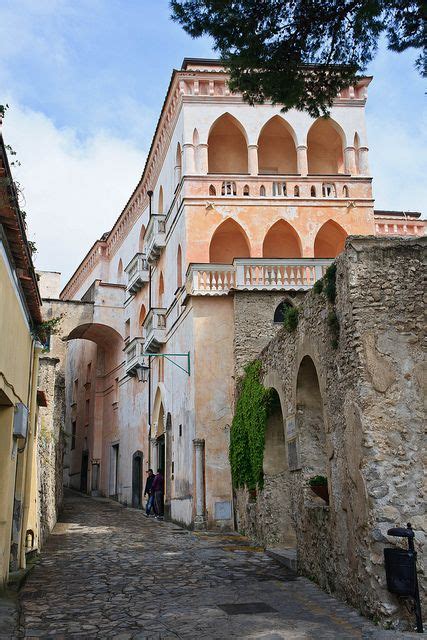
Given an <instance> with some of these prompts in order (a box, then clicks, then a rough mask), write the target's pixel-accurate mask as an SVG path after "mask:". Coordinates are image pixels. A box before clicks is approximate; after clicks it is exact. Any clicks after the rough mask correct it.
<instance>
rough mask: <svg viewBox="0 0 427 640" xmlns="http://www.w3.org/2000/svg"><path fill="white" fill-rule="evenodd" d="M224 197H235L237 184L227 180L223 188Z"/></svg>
mask: <svg viewBox="0 0 427 640" xmlns="http://www.w3.org/2000/svg"><path fill="white" fill-rule="evenodd" d="M221 195H222V196H235V195H236V183H235V182H232V181H230V180H225V181H224V182H223V183H222V187H221Z"/></svg>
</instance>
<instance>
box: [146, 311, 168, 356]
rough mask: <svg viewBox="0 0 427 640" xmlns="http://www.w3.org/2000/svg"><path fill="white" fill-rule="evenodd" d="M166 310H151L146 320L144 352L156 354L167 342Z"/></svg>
mask: <svg viewBox="0 0 427 640" xmlns="http://www.w3.org/2000/svg"><path fill="white" fill-rule="evenodd" d="M166 311H167V310H166V309H150V311H149V312H148V314H147V317H146V318H145V320H144V325H143V329H144V333H145V341H144V350H145V352H146V353H156V352H157V351H159V349H160V347H161V346H162V344H164V343H165V342H166Z"/></svg>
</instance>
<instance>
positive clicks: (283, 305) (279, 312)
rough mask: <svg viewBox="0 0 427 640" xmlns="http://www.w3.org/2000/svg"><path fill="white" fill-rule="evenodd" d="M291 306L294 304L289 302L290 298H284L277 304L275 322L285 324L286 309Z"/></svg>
mask: <svg viewBox="0 0 427 640" xmlns="http://www.w3.org/2000/svg"><path fill="white" fill-rule="evenodd" d="M290 307H293V305H292V304H291V303H290V302H288V300H283V301H282V302H280V303H279V304H278V305H277V307H276V309H275V311H274V317H273V322H274V324H283V321H284V319H285V311H286V309H289V308H290Z"/></svg>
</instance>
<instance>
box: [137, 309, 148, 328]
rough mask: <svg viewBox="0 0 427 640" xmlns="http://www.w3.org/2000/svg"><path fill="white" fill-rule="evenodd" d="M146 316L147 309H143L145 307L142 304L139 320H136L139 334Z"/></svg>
mask: <svg viewBox="0 0 427 640" xmlns="http://www.w3.org/2000/svg"><path fill="white" fill-rule="evenodd" d="M146 315H147V309H146V308H145V305H144V304H142V305H141V308H140V310H139V318H138V327H139V330H140V332H141V333H142V325H143V324H144V320H145V317H146Z"/></svg>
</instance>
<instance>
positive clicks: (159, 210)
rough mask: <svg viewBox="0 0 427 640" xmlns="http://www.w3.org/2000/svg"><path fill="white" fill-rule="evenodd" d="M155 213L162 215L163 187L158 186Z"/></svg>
mask: <svg viewBox="0 0 427 640" xmlns="http://www.w3.org/2000/svg"><path fill="white" fill-rule="evenodd" d="M157 213H163V187H162V186H161V185H160V189H159V199H158V205H157Z"/></svg>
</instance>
